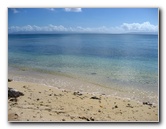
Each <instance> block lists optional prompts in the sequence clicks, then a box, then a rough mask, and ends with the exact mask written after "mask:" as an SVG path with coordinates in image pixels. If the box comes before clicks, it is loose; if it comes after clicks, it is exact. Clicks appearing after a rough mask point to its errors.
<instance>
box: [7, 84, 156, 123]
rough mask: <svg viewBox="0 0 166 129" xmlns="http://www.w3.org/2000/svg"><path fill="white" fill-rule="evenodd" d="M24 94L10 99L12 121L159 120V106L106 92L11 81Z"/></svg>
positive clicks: (10, 117)
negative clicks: (96, 92) (99, 92)
mask: <svg viewBox="0 0 166 129" xmlns="http://www.w3.org/2000/svg"><path fill="white" fill-rule="evenodd" d="M8 87H9V88H14V89H16V90H18V91H20V92H22V93H23V94H24V95H23V96H20V97H18V98H17V99H12V98H10V99H8V121H10V122H28V121H29V122H40V121H44V122H62V121H63V122H74V121H75V122H87V121H90V122H98V121H99V122H130V121H131V122H158V121H159V118H158V106H156V105H147V104H143V102H142V103H141V102H136V101H133V100H129V99H123V98H118V97H113V96H108V95H105V94H93V93H86V92H79V91H71V90H64V89H59V88H55V87H48V86H45V85H41V84H35V83H29V82H16V81H11V82H8Z"/></svg>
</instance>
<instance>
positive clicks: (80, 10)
mask: <svg viewBox="0 0 166 129" xmlns="http://www.w3.org/2000/svg"><path fill="white" fill-rule="evenodd" d="M65 11H66V12H82V9H81V8H65Z"/></svg>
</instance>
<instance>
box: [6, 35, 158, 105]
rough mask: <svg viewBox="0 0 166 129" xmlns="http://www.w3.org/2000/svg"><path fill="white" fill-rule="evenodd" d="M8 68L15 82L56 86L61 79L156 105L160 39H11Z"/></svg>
mask: <svg viewBox="0 0 166 129" xmlns="http://www.w3.org/2000/svg"><path fill="white" fill-rule="evenodd" d="M8 62H9V63H8V64H9V76H10V75H12V77H13V78H15V79H16V80H23V81H25V80H29V81H33V80H43V82H44V83H45V84H47V85H53V86H54V85H55V81H54V79H55V78H54V76H56V75H57V74H60V75H61V76H67V77H69V78H74V79H79V80H82V81H85V82H90V83H91V84H95V85H98V86H101V87H105V88H106V87H107V88H110V89H114V90H116V91H123V92H125V93H126V94H128V93H130V94H129V95H128V96H126V97H129V98H142V95H143V96H145V97H146V100H148V101H153V102H157V99H158V35H135V34H119V35H113V34H112V35H109V34H51V35H46V34H35V35H31V34H28V35H9V38H8ZM11 71H14V72H11ZM16 71H19V72H16ZM21 71H22V72H21ZM34 72H35V74H34ZM14 73H15V74H14ZM48 75H50V76H48ZM22 76H24V78H23V77H22ZM32 77H33V79H32ZM18 78H19V79H18ZM28 78H29V79H28ZM50 78H52V81H50ZM55 80H56V79H55ZM64 85H68V86H71V85H69V84H64ZM83 86H85V85H83ZM78 88H80V87H78ZM69 89H70V87H69ZM83 89H84V87H82V90H83ZM86 89H88V88H86ZM89 89H90V88H89ZM91 90H92V91H93V89H91ZM94 91H95V89H94ZM98 92H99V90H98ZM107 94H109V93H107ZM142 99H143V98H142Z"/></svg>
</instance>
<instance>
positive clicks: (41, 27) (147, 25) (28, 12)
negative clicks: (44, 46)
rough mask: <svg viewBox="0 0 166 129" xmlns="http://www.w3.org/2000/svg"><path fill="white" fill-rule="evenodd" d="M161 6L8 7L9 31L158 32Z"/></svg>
mask: <svg viewBox="0 0 166 129" xmlns="http://www.w3.org/2000/svg"><path fill="white" fill-rule="evenodd" d="M158 24H159V22H158V8H8V33H132V32H138V33H158V26H159V25H158Z"/></svg>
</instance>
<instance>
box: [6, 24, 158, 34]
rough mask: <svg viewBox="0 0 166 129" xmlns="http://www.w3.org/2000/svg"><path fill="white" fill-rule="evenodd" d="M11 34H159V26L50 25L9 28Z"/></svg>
mask: <svg viewBox="0 0 166 129" xmlns="http://www.w3.org/2000/svg"><path fill="white" fill-rule="evenodd" d="M8 30H9V33H14V32H68V33H70V32H79V33H128V32H158V26H157V25H156V26H155V25H152V24H150V22H144V23H141V24H140V23H131V24H129V23H123V24H122V25H120V26H117V27H106V26H101V27H96V28H92V27H81V26H77V27H64V26H63V25H59V26H57V25H52V24H50V25H48V26H36V25H26V26H11V27H9V28H8Z"/></svg>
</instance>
